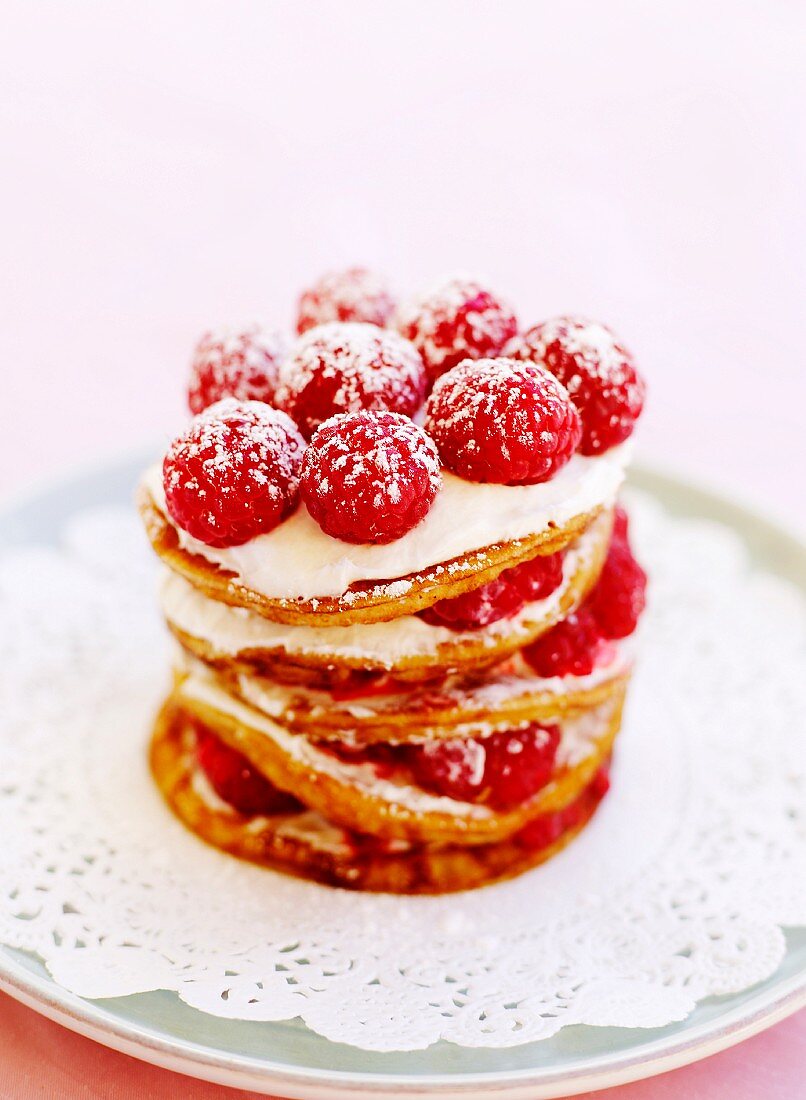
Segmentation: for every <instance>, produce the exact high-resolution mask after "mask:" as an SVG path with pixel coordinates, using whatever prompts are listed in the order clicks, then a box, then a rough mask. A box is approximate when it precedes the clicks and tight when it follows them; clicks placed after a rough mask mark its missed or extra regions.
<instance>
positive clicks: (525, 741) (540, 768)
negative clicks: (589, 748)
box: [409, 722, 560, 809]
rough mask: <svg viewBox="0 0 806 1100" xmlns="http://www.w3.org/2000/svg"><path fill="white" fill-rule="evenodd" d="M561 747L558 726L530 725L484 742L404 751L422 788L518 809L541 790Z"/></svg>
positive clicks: (414, 747) (454, 742)
mask: <svg viewBox="0 0 806 1100" xmlns="http://www.w3.org/2000/svg"><path fill="white" fill-rule="evenodd" d="M559 743H560V730H559V728H558V727H557V726H541V725H538V724H537V723H536V722H532V723H531V724H530V725H528V726H527V727H526V728H525V729H521V730H506V731H504V732H501V733H493V734H491V735H490V736H489V737H484V738H479V739H467V740H448V741H430V742H428V743H427V744H424V745H411V746H409V766H410V768H411V769H412V772H413V774H414V778H415V780H416V781H417V783H419V784H420V785H421V786H423V787H426V788H427V789H429V790H433V791H436V792H437V793H438V794H443V795H447V797H448V798H456V799H459V800H461V801H464V802H485V803H487V804H489V805H491V806H494V807H496V808H498V809H507V808H508V807H511V806H517V805H519V804H520V803H521V802H524V801H525V800H526V799H527V798H530V797H531V796H532V795H533V794H535V792H536V791H539V790H540V788H541V787H545V785H546V783H548V781H549V779H550V778H551V775H552V772H553V770H554V758H555V756H556V755H557V746H558V745H559Z"/></svg>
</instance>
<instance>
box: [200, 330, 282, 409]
mask: <svg viewBox="0 0 806 1100" xmlns="http://www.w3.org/2000/svg"><path fill="white" fill-rule="evenodd" d="M287 353H288V344H287V341H286V339H285V337H284V336H283V335H282V334H281V333H280V332H277V331H275V330H271V329H267V328H263V327H262V326H261V325H258V324H253V325H246V326H244V327H242V328H220V329H214V330H211V331H209V332H206V333H205V334H204V335H203V336H202V338H201V340H200V341H199V343H198V344H197V346H196V350H195V352H194V354H193V361H192V364H191V375H190V384H189V387H188V404H189V406H190V411H191V412H194V413H199V412H201V411H202V410H203V409H205V408H207V407H208V406H209V405H212V404H214V403H215V402H216V401H219V400H221V399H222V398H224V397H235V398H238V399H239V400H241V401H252V400H255V401H271V400H272V398H273V396H274V391H275V389H276V387H277V380H278V374H279V368H280V363H281V362H282V361H283V359H284V358H285V356H286V355H287Z"/></svg>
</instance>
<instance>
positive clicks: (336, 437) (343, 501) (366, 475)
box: [300, 412, 442, 543]
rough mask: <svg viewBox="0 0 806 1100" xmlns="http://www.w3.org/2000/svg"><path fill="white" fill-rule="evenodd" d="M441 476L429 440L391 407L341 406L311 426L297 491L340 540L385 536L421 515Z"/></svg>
mask: <svg viewBox="0 0 806 1100" xmlns="http://www.w3.org/2000/svg"><path fill="white" fill-rule="evenodd" d="M441 484H442V474H441V471H440V466H439V456H438V455H437V451H436V447H435V446H434V444H433V443H432V442H431V440H430V439H429V438H428V436H427V435H426V433H425V432H424V431H423V429H422V428H420V427H418V426H417V425H416V424H415V423H414V421H413V420H410V419H409V418H408V417H407V416H401V415H400V413H393V412H357V413H341V414H340V415H338V416H334V417H332V418H331V419H330V420H326V421H325V423H324V424H322V425H321V427H319V428H318V429H317V430H316V432H315V433H314V436H313V439H312V440H311V442H310V446H309V447H308V449H307V451H306V452H305V458H304V459H303V462H302V480H301V485H300V491H301V494H302V499H303V501H304V502H305V505H306V507H307V509H308V511H309V512H310V514H311V515H312V516H313V518H314V519H315V520H316V522H317V523H318V524H319V526H320V527H321V528H322V530H323V531H324V532H325V533H326V534H328V535H332V536H333V538H337V539H342V540H343V541H344V542H357V543H361V542H393V541H394V540H395V539H399V538H401V537H402V536H403V535H405V534H406V532H407V531H410V530H411V529H412V527H415V526H416V525H417V524H418V523H419V522H420V520H421V519H423V517H424V516H425V515H426V513H427V512H428V510H429V509H430V507H431V505H432V504H433V502H434V497H435V496H436V495H437V493H438V492H439V488H440V486H441Z"/></svg>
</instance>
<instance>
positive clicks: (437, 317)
mask: <svg viewBox="0 0 806 1100" xmlns="http://www.w3.org/2000/svg"><path fill="white" fill-rule="evenodd" d="M395 325H396V327H397V329H398V331H399V332H401V333H402V334H403V335H404V336H405V337H406V339H407V340H411V342H412V343H413V344H414V346H415V347H416V348H417V349H418V350H419V352H420V354H421V355H422V357H423V359H424V360H425V363H426V366H427V367H428V369H429V371H430V372H431V375H432V377H436V376H437V375H440V374H444V372H445V371H447V370H450V369H451V368H452V367H455V366H456V365H457V364H458V363H461V362H462V360H463V359H484V358H489V357H490V356H494V355H498V354H499V353H500V351H501V349H502V348H503V347H504V345H505V344H506V342H507V341H508V340H509V339H511V338H512V337H513V336H515V334H516V333H517V331H518V322H517V319H516V317H515V314H514V313H513V312H512V310H511V309H510V308H509V306H507V305H505V304H504V303H503V302H502V301H501V299H500V298H498V297H497V296H496V295H495V294H494V293H493V292H492V291H491V290H488V289H487V288H486V287H485V286H483V285H482V284H481V283H478V282H476V281H475V280H474V279H466V278H459V279H448V280H447V281H446V282H444V283H442V284H441V285H440V286H438V287H436V288H435V289H434V290H433V291H431V293H429V294H425V295H423V296H422V297H420V298H417V299H415V300H414V301H412V302H410V303H407V304H405V305H403V306H401V307H400V308H399V309H398V312H397V315H396V317H395Z"/></svg>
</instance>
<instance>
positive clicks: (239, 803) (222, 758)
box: [196, 730, 302, 816]
mask: <svg viewBox="0 0 806 1100" xmlns="http://www.w3.org/2000/svg"><path fill="white" fill-rule="evenodd" d="M196 759H197V761H198V763H199V767H200V768H201V769H202V771H203V772H204V774H205V775H206V776H207V779H208V780H209V782H210V786H211V787H212V788H213V790H214V791H215V793H216V794H217V795H218V797H219V798H223V799H224V801H225V802H228V803H229V804H230V806H232V807H233V808H234V809H236V810H237V811H238V812H239V813H242V814H249V815H250V816H253V815H255V814H287V813H296V812H297V811H299V810H301V809H302V806H301V804H300V803H299V802H298V801H297V800H296V798H294V797H293V795H290V794H286V792H285V791H280V790H278V789H277V787H275V786H273V785H272V784H271V783H270V782H269V781H268V779H265V778H264V777H263V776H262V775H261V774H260V772H259V771H257V770H256V769H255V768H253V767H252V765H251V764H250V763H249V761H248V760H247V759H246V757H245V756H242V755H241V753H239V752H236V750H235V749H231V748H230V747H229V745H225V744H224V742H223V741H220V740H219V739H218V738H217V737H215V736H214V735H213V734H212V733H209V732H208V731H206V730H198V731H197V735H196Z"/></svg>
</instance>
